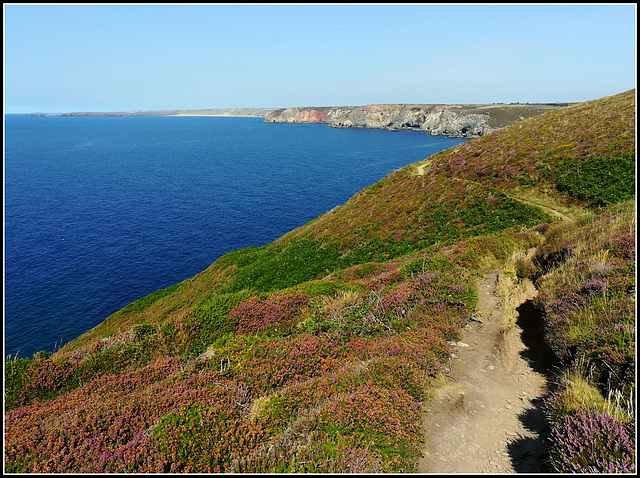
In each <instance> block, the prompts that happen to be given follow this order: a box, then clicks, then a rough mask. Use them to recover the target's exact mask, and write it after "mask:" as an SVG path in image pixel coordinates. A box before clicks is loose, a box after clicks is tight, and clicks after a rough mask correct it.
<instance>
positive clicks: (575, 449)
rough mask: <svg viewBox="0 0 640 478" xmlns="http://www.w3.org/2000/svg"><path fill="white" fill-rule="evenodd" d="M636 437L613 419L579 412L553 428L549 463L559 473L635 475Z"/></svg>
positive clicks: (627, 428)
mask: <svg viewBox="0 0 640 478" xmlns="http://www.w3.org/2000/svg"><path fill="white" fill-rule="evenodd" d="M634 435H635V432H634V431H631V433H630V429H629V427H625V426H623V425H622V424H621V423H620V422H619V421H618V420H616V419H615V418H613V417H611V416H608V415H605V414H602V413H598V412H585V411H583V410H579V411H577V412H576V413H575V414H573V415H566V416H565V417H564V418H563V419H562V420H561V422H560V423H557V424H555V425H553V426H552V429H551V433H550V435H549V437H548V447H549V448H548V455H549V461H550V463H551V466H552V467H553V469H554V470H555V471H557V472H559V473H594V472H595V473H634V472H635V458H634V457H635V445H634V440H635V436H634Z"/></svg>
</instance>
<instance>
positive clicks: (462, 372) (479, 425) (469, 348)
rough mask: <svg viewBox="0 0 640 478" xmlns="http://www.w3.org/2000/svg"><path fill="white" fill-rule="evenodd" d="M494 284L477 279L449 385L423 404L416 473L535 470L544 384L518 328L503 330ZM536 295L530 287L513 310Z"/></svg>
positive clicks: (492, 277)
mask: <svg viewBox="0 0 640 478" xmlns="http://www.w3.org/2000/svg"><path fill="white" fill-rule="evenodd" d="M497 281H498V272H497V271H494V272H491V273H488V274H485V275H484V277H483V278H482V280H481V281H479V283H478V313H477V315H476V316H475V317H474V318H473V319H472V321H470V322H469V324H468V325H467V327H466V328H465V330H464V332H463V336H462V339H461V341H460V342H458V343H457V345H456V346H455V349H456V353H455V355H454V358H453V359H452V361H451V369H450V373H449V374H448V378H447V380H448V382H447V383H446V384H445V385H443V386H442V387H440V388H439V390H438V393H437V395H436V396H435V397H434V398H432V399H431V400H430V401H429V402H427V404H426V415H425V427H426V434H427V441H426V443H425V447H424V450H423V455H422V456H423V457H422V458H421V459H420V461H419V464H418V469H419V471H420V472H421V473H434V474H436V473H437V474H440V473H515V472H520V473H522V472H532V473H535V472H540V450H541V446H540V436H541V433H542V430H543V429H544V426H545V425H544V424H545V421H544V415H543V412H542V403H543V397H544V396H545V394H546V392H547V388H546V383H547V382H546V378H545V376H544V375H543V374H542V373H540V372H537V371H536V370H534V366H533V365H532V364H531V363H530V362H529V361H528V360H527V359H525V356H526V355H528V354H527V351H526V347H525V345H524V344H523V341H522V332H523V330H522V329H521V328H520V326H519V325H515V326H513V327H512V328H510V329H509V330H508V331H507V332H505V331H504V323H503V322H502V321H501V317H500V298H499V296H498V293H497ZM534 295H535V288H534V287H533V284H531V283H530V282H528V283H527V284H526V291H523V292H522V294H521V296H520V297H517V298H514V300H513V303H512V304H511V305H512V306H513V307H517V306H519V305H520V303H523V302H524V301H526V300H527V299H530V298H532V297H533V296H534ZM522 319H524V318H523V317H520V318H519V319H518V321H517V324H522V325H523V326H525V327H526V325H525V324H523V323H522Z"/></svg>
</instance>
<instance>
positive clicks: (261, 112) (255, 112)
mask: <svg viewBox="0 0 640 478" xmlns="http://www.w3.org/2000/svg"><path fill="white" fill-rule="evenodd" d="M273 111H276V109H275V108H221V109H210V110H209V109H203V110H159V111H116V112H95V111H78V112H71V113H39V112H36V113H31V116H36V117H38V116H65V117H68V116H228V117H231V116H235V117H252V118H265V117H266V116H268V115H269V114H271V113H272V112H273Z"/></svg>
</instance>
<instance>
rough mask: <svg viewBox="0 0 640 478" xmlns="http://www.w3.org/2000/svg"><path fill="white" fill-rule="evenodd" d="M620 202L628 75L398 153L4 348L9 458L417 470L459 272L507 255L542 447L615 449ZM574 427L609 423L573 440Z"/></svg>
mask: <svg viewBox="0 0 640 478" xmlns="http://www.w3.org/2000/svg"><path fill="white" fill-rule="evenodd" d="M634 209H635V90H632V91H629V92H625V93H621V94H619V95H615V96H611V97H607V98H602V99H598V100H594V101H590V102H586V103H581V104H576V105H572V106H569V107H566V108H561V109H557V110H554V111H551V112H549V113H545V114H542V115H540V116H536V117H534V118H531V119H528V120H525V121H522V122H520V123H517V124H515V125H513V126H510V127H506V128H504V129H501V130H498V131H496V132H494V133H492V134H490V135H487V136H485V137H481V138H479V139H476V140H472V141H469V142H467V143H464V144H461V145H459V146H456V147H454V148H452V149H449V150H447V151H444V152H442V153H439V154H436V155H434V156H432V157H430V158H427V159H425V160H424V161H421V162H419V163H415V164H412V165H409V166H407V167H405V168H402V169H401V170H398V171H396V172H394V173H392V174H390V175H389V176H387V177H385V178H383V179H381V180H380V181H379V182H377V183H376V184H374V185H371V186H369V187H367V188H365V189H363V190H362V191H360V192H358V193H357V194H355V195H354V196H353V197H352V198H351V199H350V200H349V201H347V202H346V203H345V204H343V205H341V206H339V207H336V208H335V209H334V210H332V211H330V212H328V213H326V214H324V215H322V216H321V217H319V218H317V219H315V220H313V221H311V222H309V223H308V224H306V225H304V226H302V227H299V228H297V229H295V230H293V231H291V232H290V233H288V234H286V235H285V236H283V237H281V238H279V239H278V240H276V241H274V242H273V243H271V244H268V245H266V246H262V247H248V248H245V249H241V250H238V251H234V252H231V253H229V254H226V255H224V256H223V257H221V258H219V259H218V260H217V261H216V262H214V263H213V264H212V265H211V266H210V267H209V268H208V269H207V270H205V271H203V272H201V273H200V274H198V275H196V276H194V277H193V278H190V279H188V280H186V281H183V282H181V283H179V284H176V285H174V286H172V287H169V288H168V289H164V290H161V291H158V292H156V293H154V294H151V295H149V296H146V297H144V298H141V299H139V300H138V301H136V302H133V303H132V304H129V305H128V306H127V307H125V308H123V309H122V310H120V311H118V312H117V313H115V314H113V315H112V316H110V317H108V318H107V319H106V320H105V321H104V322H103V323H102V324H100V325H99V326H97V327H95V328H94V329H92V330H91V331H89V332H87V333H86V334H84V335H83V336H81V337H79V338H78V339H76V340H75V341H72V342H70V343H69V344H67V345H65V346H64V347H63V348H62V349H61V350H60V351H58V352H56V353H55V354H54V355H53V356H51V357H48V356H47V354H45V353H40V354H36V356H35V357H34V358H33V359H18V360H15V361H13V362H10V363H7V364H6V371H5V383H6V389H5V403H6V410H8V411H6V412H5V421H6V428H5V442H6V445H5V447H6V448H5V464H6V467H7V471H13V472H110V471H115V472H123V471H124V472H345V471H350V472H354V471H355V472H363V473H364V472H411V471H415V467H416V464H417V460H418V456H419V452H420V447H421V445H422V442H423V439H424V436H425V434H428V433H429V430H424V429H423V422H422V420H421V416H422V412H421V406H422V405H423V404H424V402H425V401H426V400H428V397H429V394H430V390H431V389H432V387H433V386H434V385H435V384H436V383H437V378H438V376H439V374H440V370H441V369H442V368H443V366H444V365H445V364H446V363H447V361H448V360H449V357H450V354H451V346H450V345H449V342H451V341H452V340H456V339H458V338H459V334H460V331H461V328H462V327H463V326H464V325H465V323H466V322H467V321H468V320H470V318H471V317H472V316H473V314H474V311H475V303H476V296H477V295H476V294H477V291H476V285H475V283H476V282H475V279H476V278H477V277H478V275H479V274H481V273H482V272H484V271H487V270H493V269H497V268H504V267H507V268H510V269H509V270H512V271H513V274H514V276H517V278H518V279H524V278H530V279H532V280H535V284H536V287H537V288H538V289H539V291H540V292H539V295H538V298H537V299H536V303H535V308H536V310H537V313H538V314H539V316H540V320H542V321H543V323H544V340H545V342H546V343H547V344H548V346H549V351H550V352H549V354H550V356H549V360H550V361H551V363H553V366H554V370H555V373H556V374H557V377H558V382H559V383H560V385H559V386H558V388H557V390H556V391H554V394H553V395H552V396H551V397H550V399H549V405H548V409H549V422H550V425H551V430H552V432H551V437H550V441H549V447H548V462H549V464H548V466H549V467H550V468H551V469H553V470H555V471H562V472H567V471H589V470H590V471H593V470H592V469H591V468H589V467H595V468H593V469H594V470H598V469H599V468H598V467H601V468H602V467H605V468H606V467H612V468H611V469H615V470H618V471H624V470H628V469H629V467H634V466H635V464H634V462H633V456H634V454H635V448H633V449H632V446H631V444H632V443H633V442H634V437H635V428H634V427H632V426H631V425H632V424H633V423H634V422H635V409H634V404H631V402H630V400H631V399H632V397H633V396H634V393H635V369H634V367H633V364H634V360H635V210H634ZM527 252H529V254H526V253H527ZM576 384H579V385H580V387H578V386H577V385H576ZM585 423H586V424H588V427H587V426H586V425H585ZM607 427H609V428H607ZM616 427H617V428H616ZM585 429H589V430H592V431H591V432H590V433H593V434H594V436H595V435H597V436H598V437H600V436H602V437H604V436H606V435H607V434H608V435H609V436H611V432H610V430H612V429H615V430H618V431H617V432H616V433H617V435H616V436H618V437H619V441H618V442H616V443H615V445H612V444H611V443H609V444H605V443H604V442H603V444H602V446H601V447H600V449H599V453H596V454H593V453H591V456H584V455H585V454H584V453H583V454H581V452H580V451H579V450H576V449H574V448H572V443H573V442H572V440H573V438H571V437H573V434H575V433H578V431H576V430H585ZM593 430H595V431H593ZM606 430H609V432H607V431H606ZM598 434H599V435H598ZM599 439H600V438H599ZM603 439H604V438H603ZM625 467H626V468H625ZM603 470H604V468H603Z"/></svg>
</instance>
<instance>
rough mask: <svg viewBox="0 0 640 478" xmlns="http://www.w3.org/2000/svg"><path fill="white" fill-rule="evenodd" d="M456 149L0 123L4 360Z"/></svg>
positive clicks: (117, 125) (146, 121)
mask: <svg viewBox="0 0 640 478" xmlns="http://www.w3.org/2000/svg"><path fill="white" fill-rule="evenodd" d="M463 141H464V140H462V139H450V138H442V137H430V136H428V135H427V134H425V133H420V132H408V131H400V132H390V131H384V130H375V129H334V128H328V127H327V126H326V125H315V124H273V123H269V124H267V123H263V122H262V118H224V117H31V116H29V115H5V158H4V184H5V196H4V200H5V201H4V266H5V267H4V274H5V276H4V299H5V302H4V332H5V333H4V340H5V344H4V345H5V358H6V357H7V356H8V355H11V356H12V357H15V356H16V355H17V356H19V357H30V356H32V355H33V354H34V353H35V352H37V351H39V350H46V351H49V352H53V351H55V350H56V349H57V348H59V347H60V346H61V345H63V344H64V343H66V342H68V341H70V340H73V339H74V338H76V337H78V336H79V335H81V334H82V333H84V332H86V331H87V330H89V329H91V328H93V327H94V326H96V325H97V324H99V323H100V322H102V321H103V320H104V319H105V318H106V317H108V316H109V315H110V314H112V313H114V312H116V311H117V310H119V309H120V308H122V307H124V306H125V305H127V304H128V303H130V302H132V301H134V300H136V299H138V298H140V297H143V296H145V295H147V294H149V293H152V292H155V291H157V290H159V289H162V288H165V287H168V286H170V285H173V284H175V283H178V282H180V281H182V280H184V279H187V278H189V277H192V276H193V275H195V274H197V273H199V272H201V271H202V270H204V269H206V268H207V267H208V266H209V265H210V264H211V263H212V262H214V261H215V260H216V259H218V258H219V257H220V256H222V255H223V254H225V253H226V252H229V251H232V250H237V249H240V248H243V247H247V246H250V245H253V246H261V245H264V244H268V243H270V242H272V241H273V240H275V239H276V238H278V237H280V236H282V235H283V234H285V233H286V232H288V231H290V230H292V229H294V228H296V227H298V226H301V225H303V224H305V223H306V222H308V221H310V220H312V219H314V218H316V217H318V216H319V215H321V214H323V213H325V212H327V211H329V210H331V209H332V208H333V207H335V206H337V205H340V204H343V203H344V202H346V201H347V200H348V199H349V198H350V197H351V196H352V195H353V194H355V193H356V192H358V191H359V190H360V189H362V188H364V187H366V186H369V185H371V184H373V183H375V182H376V181H378V180H379V179H381V178H383V177H384V176H386V175H387V174H389V173H390V172H392V171H394V170H396V169H398V168H400V167H402V166H405V165H407V164H409V163H412V162H415V161H419V160H421V159H424V158H426V157H428V156H430V155H432V154H435V153H436V152H439V151H441V150H444V149H448V148H450V147H453V146H455V145H456V144H459V143H461V142H463Z"/></svg>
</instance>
